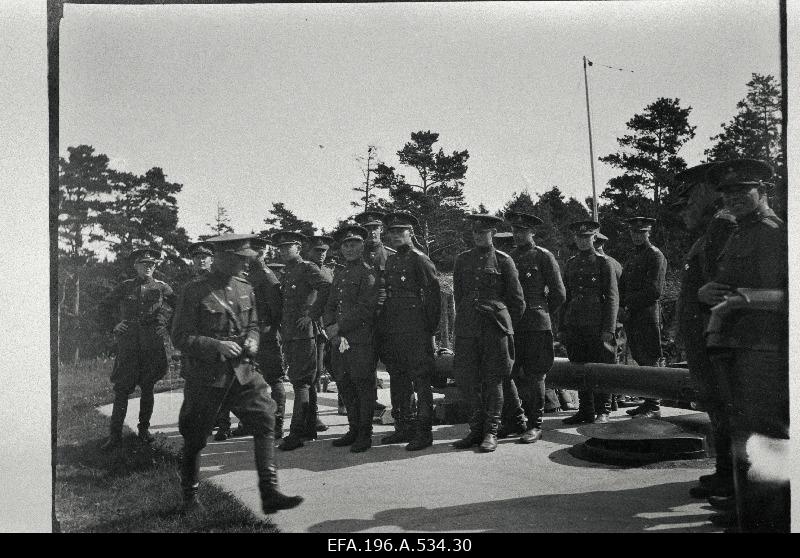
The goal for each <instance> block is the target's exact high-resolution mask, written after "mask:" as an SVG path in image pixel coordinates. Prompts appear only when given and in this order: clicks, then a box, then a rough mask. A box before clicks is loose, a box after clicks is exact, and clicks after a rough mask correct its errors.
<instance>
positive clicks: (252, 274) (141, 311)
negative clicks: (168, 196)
mask: <svg viewBox="0 0 800 558" xmlns="http://www.w3.org/2000/svg"><path fill="white" fill-rule="evenodd" d="M771 176H772V171H771V169H770V168H769V166H768V165H766V164H765V163H761V162H759V161H752V160H737V161H730V162H725V163H714V164H705V165H700V166H698V167H694V168H692V169H689V170H687V171H685V172H684V173H682V174H681V175H679V176H678V177H677V178H678V180H680V181H681V184H682V188H681V189H680V191H679V199H680V201H681V203H680V206H679V207H678V206H676V209H678V210H679V211H680V213H681V215H682V217H683V219H684V221H685V223H686V225H687V226H688V227H689V228H690V229H692V230H695V231H698V232H702V231H704V232H702V236H701V237H700V238H699V240H698V241H697V242H696V243H695V245H694V246H693V247H692V249H691V250H690V252H689V254H688V255H687V258H686V264H685V267H684V277H683V282H682V291H681V296H680V300H679V303H678V319H679V322H680V333H681V338H682V340H683V344H684V346H685V347H686V352H687V355H688V360H689V367H690V370H691V371H692V374H693V375H694V376H695V377H696V379H697V382H698V385H699V386H700V387H701V392H702V395H703V401H702V404H703V406H704V408H705V409H707V410H708V412H709V415H710V416H711V421H712V425H713V427H714V428H713V429H714V443H715V447H716V453H717V469H716V471H715V473H714V474H713V475H707V476H704V477H701V478H700V483H699V484H698V486H697V487H695V488H693V489H692V495H693V496H696V497H709V498H710V499H711V500H710V501H711V503H712V505H715V506H716V507H720V508H724V509H728V510H733V511H732V512H731V514H729V516H728V518H730V517H731V516H733V517H735V518H737V519H738V521H739V526H740V528H742V529H749V528H752V526H750V525H749V524H747V521H748V517H750V516H748V510H750V509H751V508H752V506H754V505H756V504H758V503H759V502H762V500H763V498H762V496H760V495H762V494H763V490H761V491H760V490H757V489H754V487H755V486H756V484H755V483H753V482H751V481H749V480H748V475H747V470H748V463H749V462H748V457H747V453H746V451H745V450H744V446H743V444H745V443H746V441H747V438H748V436H749V435H750V434H752V433H754V432H760V433H763V434H764V435H766V436H771V437H773V438H781V437H783V438H785V437H788V396H787V391H788V386H787V383H788V380H787V375H788V371H787V369H788V365H787V361H786V358H785V354H786V351H785V348H786V343H788V338H786V335H787V334H786V328H784V327H783V326H785V325H786V324H785V320H784V321H783V322H782V321H781V320H775V319H774V317H775V308H773V307H769V308H757V309H754V308H751V307H749V306H747V305H746V304H744V305H743V306H741V307H737V309H736V311H733V312H729V315H730V316H733V317H734V318H735V320H736V323H735V325H730V323H731V320H732V319H734V318H730V317H728V318H727V319H725V320H724V321H723V322H721V323H722V325H721V326H719V327H718V328H717V329H718V330H719V331H715V332H712V334H711V335H708V339H707V332H706V330H707V328H708V325H709V322H710V321H711V322H712V323H717V322H714V320H712V308H718V306H716V305H719V304H720V303H724V302H726V301H727V300H729V299H732V298H735V297H736V296H737V295H738V293H739V291H737V290H736V289H740V288H749V289H778V290H780V289H785V286H786V269H785V263H786V245H785V233H784V230H783V223H782V222H781V221H780V220H779V219H778V218H777V217H776V216H775V214H774V213H773V212H771V210H770V209H769V207H768V204H767V201H766V200H767V197H766V193H765V188H766V184H767V181H768V180H769V178H770V177H771ZM723 202H724V206H723ZM468 219H469V220H470V221H471V223H472V241H473V244H474V247H473V248H472V249H470V250H467V251H466V252H463V253H461V254H459V255H458V256H457V258H456V261H455V266H454V271H453V295H454V298H455V306H456V314H455V325H454V337H455V345H454V349H455V358H454V364H453V367H454V373H455V379H456V383H457V385H458V387H459V388H460V390H461V391H462V394H463V396H464V397H465V399H466V400H467V401H468V402H469V404H470V407H471V409H472V412H471V416H470V419H469V431H468V433H467V435H466V436H465V437H464V438H463V439H461V440H458V441H456V442H455V443H453V444H452V445H453V446H454V447H455V448H459V449H466V448H470V447H473V446H477V447H478V449H479V451H481V452H492V451H495V449H496V448H497V439H498V436H503V434H504V432H503V428H502V425H503V424H508V423H509V422H511V423H516V424H515V427H514V428H512V429H511V430H514V431H516V432H517V433H519V435H520V437H519V440H518V442H519V443H524V444H530V443H535V442H536V441H537V440H539V439H540V438H541V436H542V421H543V414H544V411H545V401H546V389H545V379H546V375H547V372H548V371H549V370H550V368H551V367H552V364H553V358H554V340H555V339H554V337H556V338H557V339H558V340H560V341H561V342H562V343H563V344H564V346H565V347H566V351H567V354H568V357H569V359H570V360H571V361H573V362H578V363H585V362H597V363H614V362H616V361H617V354H618V351H617V343H618V338H619V326H620V323H622V324H624V325H625V326H626V330H627V335H628V340H627V342H628V345H629V347H630V352H631V355H632V358H633V359H634V360H635V361H636V362H637V363H638V364H640V365H650V366H653V365H657V364H659V363H660V362H662V361H663V355H662V352H661V325H662V324H661V323H660V319H661V312H660V308H659V298H660V297H661V293H662V290H663V287H664V280H665V273H666V267H667V264H666V259H665V257H664V256H663V254H662V253H661V251H660V250H658V248H656V247H655V246H653V244H652V243H651V240H650V232H651V230H652V227H653V225H654V223H655V219H652V218H649V217H633V218H630V219H628V225H629V229H630V235H631V239H632V241H633V244H634V250H633V253H632V254H631V255H630V257H629V258H628V259H627V261H626V262H625V264H624V265H620V264H619V263H618V262H616V260H614V259H613V258H611V257H610V256H607V255H605V254H604V253H603V252H602V247H601V246H602V241H603V239H605V237H604V236H603V235H602V234H601V233H600V232H599V231H600V224H599V223H597V222H595V221H579V222H575V223H572V224H571V227H570V228H571V230H572V231H573V233H574V235H575V248H576V250H577V252H576V255H575V256H573V257H572V258H570V259H569V260H568V261H567V263H566V265H565V268H564V270H563V273H562V271H561V270H560V268H559V265H558V263H557V261H556V258H555V257H554V255H553V254H552V253H551V252H549V251H548V250H546V249H545V248H543V247H541V246H538V245H537V244H536V242H535V239H534V236H535V230H536V228H537V226H538V225H540V224H541V223H542V220H541V219H539V218H538V217H536V216H535V215H531V214H527V213H522V212H513V211H508V212H506V213H505V215H504V216H503V218H500V217H495V216H491V215H485V214H474V215H469V216H468ZM503 221H505V223H506V224H508V225H510V226H511V229H512V231H513V239H514V242H515V246H514V248H513V249H512V250H511V251H510V253H507V252H505V251H501V250H498V249H496V248H495V244H494V242H493V237H494V235H495V234H496V232H497V230H498V228H499V226H500V225H501V224H502V223H503ZM415 230H419V223H418V221H417V219H416V218H415V216H414V215H412V214H410V213H408V212H394V213H389V214H383V213H380V212H377V211H367V212H364V213H362V214H360V215H357V216H356V217H355V218H354V221H349V222H347V223H345V224H343V225H342V226H341V227H340V228H339V230H337V231H336V232H335V233H334V234H333V237H328V236H323V235H320V236H314V237H310V238H307V237H305V236H304V235H302V234H300V233H298V232H295V231H280V232H277V233H275V234H273V235H272V236H271V237H270V238H268V239H267V238H259V237H258V236H257V235H234V234H226V235H220V236H217V237H212V238H208V239H206V240H205V241H203V242H198V243H195V244H193V245H192V246H191V248H190V255H191V256H192V259H193V261H194V264H195V269H196V270H197V273H196V276H195V278H194V279H193V280H191V281H190V282H189V283H188V284H187V285H185V286H184V287H183V290H182V293H181V294H180V297H179V299H178V301H177V304H176V303H175V294H174V292H173V291H172V289H171V288H170V287H169V286H168V285H166V284H165V283H163V282H161V281H157V280H155V279H153V277H152V273H153V268H154V266H155V263H156V262H157V260H158V258H159V257H160V251H159V250H157V249H156V250H152V249H142V250H137V251H135V252H134V253H133V254H132V258H133V260H134V267H135V269H136V272H137V277H136V278H135V279H131V280H128V281H125V282H123V283H121V284H120V285H119V286H118V287H117V288H116V289H115V290H114V291H113V292H112V293H111V294H110V295H109V296H108V297H107V298H106V300H105V301H104V304H103V306H102V309H103V314H104V316H105V318H106V322H107V324H108V326H109V328H110V329H112V330H113V332H114V333H115V334H116V335H117V336H118V339H119V344H118V346H119V349H118V355H117V359H116V362H115V367H114V372H113V373H112V378H111V379H112V382H114V386H115V392H116V394H117V397H116V399H115V403H114V410H113V413H112V420H111V435H110V437H109V440H108V441H107V442H106V447H107V448H111V447H114V446H115V445H117V444H118V443H119V441H120V437H121V430H122V423H123V421H124V417H125V412H126V408H127V397H128V395H129V394H130V393H131V392H132V390H133V389H134V388H135V386H136V385H139V386H141V389H142V401H141V406H140V416H139V427H138V430H139V436H140V438H141V439H142V440H143V441H146V442H147V441H151V440H152V435H151V434H150V432H149V430H148V428H149V421H150V416H151V414H152V410H153V403H152V402H153V396H152V388H153V384H154V383H155V381H157V380H158V379H160V378H161V377H163V376H164V374H165V372H166V353H165V350H164V342H165V341H166V332H167V331H168V327H169V325H170V323H171V337H172V342H173V344H174V346H175V347H176V348H178V349H179V350H180V351H181V352H182V362H183V365H182V370H183V376H184V378H185V379H186V387H185V391H184V403H183V406H182V408H181V411H180V419H179V427H180V432H181V434H182V435H183V437H184V441H185V443H184V450H183V461H182V468H181V483H182V488H183V494H184V509H185V510H186V511H187V512H188V511H192V510H196V509H198V508H201V504H200V503H199V501H198V499H197V486H198V472H199V461H200V460H199V455H200V453H199V452H200V450H201V449H202V448H203V447H204V446H205V444H206V441H207V438H208V436H209V435H210V434H211V432H212V430H213V428H214V426H215V425H216V426H217V427H218V431H217V435H218V436H220V435H221V436H222V437H224V436H226V435H227V432H228V429H229V425H230V419H229V418H228V417H229V413H230V412H231V411H232V412H233V413H234V414H235V415H236V416H237V417H238V418H239V419H240V422H241V424H240V427H241V428H243V429H244V430H245V431H246V433H247V434H252V436H253V440H254V451H255V461H256V471H257V472H258V477H259V488H260V491H261V496H262V504H263V509H264V511H265V513H272V512H274V511H277V510H278V509H285V508H290V507H294V506H296V505H298V504H299V503H300V502H301V501H302V498H300V497H299V496H296V497H289V496H285V495H283V494H281V493H280V492H279V491H278V489H277V474H276V468H275V465H274V456H273V452H274V440H275V439H276V438H278V439H280V438H282V440H281V443H280V445H279V446H278V447H279V448H280V449H282V450H284V451H291V450H295V449H297V448H299V447H302V446H303V445H304V442H305V441H308V440H313V439H315V438H316V437H317V432H318V431H320V430H324V429H325V428H326V426H325V425H324V424H322V423H321V421H320V419H319V417H318V410H317V402H316V397H317V394H316V391H317V390H316V387H315V386H316V384H317V383H318V382H319V378H320V374H321V371H322V369H323V366H322V362H323V361H327V362H329V366H330V369H331V372H332V374H333V377H334V379H335V381H336V384H337V388H338V391H339V393H340V395H341V398H342V401H343V403H344V406H345V407H346V411H347V420H348V430H347V432H346V433H345V434H344V435H343V436H341V437H339V438H336V439H334V440H333V442H332V444H333V446H337V447H343V446H349V447H350V451H352V452H356V453H357V452H363V451H367V450H368V449H369V448H370V447H371V445H372V423H373V416H374V411H375V405H376V386H377V383H376V377H377V375H376V369H377V366H378V361H379V360H380V361H381V362H383V364H384V365H385V367H386V370H387V371H388V373H389V375H390V394H391V414H392V417H393V419H394V428H395V430H394V432H393V433H391V434H389V435H387V436H384V437H383V438H382V439H381V442H382V443H385V444H395V443H405V444H406V446H405V448H406V449H407V450H409V451H418V450H423V449H425V448H427V447H430V446H431V445H432V444H433V436H432V424H433V396H432V389H431V379H432V375H433V373H434V368H435V365H434V358H435V334H436V332H437V329H438V326H439V319H440V314H441V296H440V284H439V279H438V278H437V272H436V268H435V265H434V263H433V262H432V261H431V260H430V258H429V257H428V256H427V255H426V254H425V253H424V252H423V251H422V250H420V249H419V248H418V245H417V244H416V240H415V237H414V231H415ZM384 231H385V232H386V233H387V235H388V238H389V239H390V241H391V244H392V246H393V248H389V247H388V246H385V245H384V244H383V243H382V240H381V238H382V236H383V234H384ZM334 242H335V243H336V244H338V247H339V251H340V256H341V257H340V259H339V263H337V264H335V265H333V266H331V267H328V266H326V263H325V257H326V254H327V253H328V250H329V249H330V247H331V245H332V244H333V243H334ZM304 243H306V244H307V245H308V250H307V256H306V257H307V258H308V259H304V258H303V252H302V249H303V244H304ZM267 244H272V245H274V246H275V247H276V248H277V249H278V250H279V252H280V257H281V260H282V262H283V263H282V264H280V265H274V264H266V263H265V262H264V254H265V250H266V247H267ZM212 259H213V264H212ZM279 267H280V269H278V268H279ZM276 272H277V275H276ZM740 298H741V297H740ZM172 308H175V312H174V316H173V315H172ZM778 312H779V315H780V308H778ZM554 333H555V336H554ZM712 337H713V347H711V345H708V346H707V341H709V343H710V342H711V341H710V339H711V338H712ZM756 339H757V341H755V340H756ZM765 347H766V348H765ZM770 351H772V352H770ZM286 370H288V379H289V381H290V382H291V384H292V388H293V391H294V407H293V412H292V419H291V424H290V426H289V433H288V435H286V436H285V437H283V415H284V409H285V392H284V387H283V381H284V374H285V371H286ZM754 377H755V378H757V380H754V379H752V378H754ZM755 384H757V386H756V385H755ZM268 387H269V389H268ZM773 390H774V391H773ZM776 394H779V395H780V396H781V397H783V399H780V400H779V403H778V406H777V409H778V410H775V407H773V406H770V407H769V409H771V410H770V411H766V410H765V406H764V405H762V404H761V402H760V401H759V400H758V397H759V396H763V397H770V398H772V399H773V401H774V398H775V397H776ZM579 398H580V403H579V408H578V410H577V412H576V413H575V414H574V415H572V416H570V417H568V418H566V419H564V421H563V422H564V423H566V424H571V425H576V424H584V423H596V422H599V423H605V422H608V420H609V418H608V417H609V414H610V412H611V409H612V394H608V393H592V392H580V393H579ZM659 405H660V402H659V401H658V400H654V399H649V400H645V401H644V402H643V403H642V404H641V405H639V406H638V407H636V408H635V409H631V410H630V411H629V414H631V415H633V416H634V417H642V418H658V417H659V416H660V407H659ZM509 417H511V418H509ZM504 418H505V419H506V420H504ZM226 421H227V423H226ZM220 433H222V434H220ZM505 433H506V434H507V433H508V429H506V432H505ZM781 494H783V493H781ZM759 498H761V499H759ZM773 501H774V499H773ZM762 503H763V502H762ZM787 505H788V500H787ZM751 515H752V514H751ZM762 523H763V522H762ZM759 525H761V524H759ZM761 526H762V527H763V525H761Z"/></svg>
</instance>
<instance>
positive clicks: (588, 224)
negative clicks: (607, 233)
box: [569, 220, 600, 236]
mask: <svg viewBox="0 0 800 558" xmlns="http://www.w3.org/2000/svg"><path fill="white" fill-rule="evenodd" d="M569 230H571V231H572V232H574V233H575V234H577V235H579V236H584V235H589V234H594V233H596V232H598V231H599V230H600V223H598V222H597V221H591V220H589V221H575V222H574V223H570V224H569Z"/></svg>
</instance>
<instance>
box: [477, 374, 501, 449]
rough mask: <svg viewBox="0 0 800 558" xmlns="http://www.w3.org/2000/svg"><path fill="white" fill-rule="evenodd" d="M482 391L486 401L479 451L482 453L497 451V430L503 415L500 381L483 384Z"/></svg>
mask: <svg viewBox="0 0 800 558" xmlns="http://www.w3.org/2000/svg"><path fill="white" fill-rule="evenodd" d="M483 391H484V393H485V397H484V399H485V401H486V403H485V405H486V422H485V423H484V431H483V441H482V442H481V445H480V448H479V449H480V450H481V451H482V452H491V451H494V450H496V449H497V430H498V429H499V427H500V417H501V415H502V413H503V383H502V381H500V380H496V381H488V382H485V383H484V385H483Z"/></svg>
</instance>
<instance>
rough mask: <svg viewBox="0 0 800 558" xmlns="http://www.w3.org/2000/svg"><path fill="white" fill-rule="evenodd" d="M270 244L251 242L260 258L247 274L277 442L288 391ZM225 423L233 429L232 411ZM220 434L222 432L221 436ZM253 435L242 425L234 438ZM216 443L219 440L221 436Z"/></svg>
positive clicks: (261, 370) (258, 356)
mask: <svg viewBox="0 0 800 558" xmlns="http://www.w3.org/2000/svg"><path fill="white" fill-rule="evenodd" d="M267 244H268V242H267V241H266V240H264V239H263V238H253V239H251V240H250V248H252V249H253V250H254V251H255V252H256V253H257V254H258V255H257V256H255V257H254V258H253V259H252V260H251V261H250V266H249V268H248V272H247V282H248V283H250V286H251V287H253V294H254V295H255V298H256V312H257V314H258V330H259V342H258V354H256V357H255V364H256V367H257V368H256V369H257V370H258V372H259V373H260V374H261V375H262V376H264V380H266V382H267V384H268V385H269V387H270V397H271V398H272V400H273V401H274V402H275V429H274V430H275V439H276V440H280V439H281V438H283V415H284V411H285V409H286V390H285V389H284V386H283V381H284V379H285V377H286V374H285V372H284V370H285V366H284V359H283V348H282V347H281V342H280V333H279V330H280V325H281V310H282V305H283V302H282V300H281V290H280V281H278V278H277V277H276V276H275V274H274V273H273V272H272V270H271V269H270V268H269V267H267V266H266V264H264V260H263V257H264V252H265V250H266V248H267ZM223 411H224V414H225V417H224V419H223V420H224V421H225V420H226V421H227V424H228V426H229V427H230V418H228V410H227V409H224V410H223ZM217 434H219V432H218V433H217ZM249 434H250V432H249V431H248V430H247V427H246V426H245V425H244V424H243V423H242V422H241V421H240V422H239V427H238V428H237V429H236V430H234V431H233V434H232V435H233V436H247V435H249ZM214 439H215V440H219V438H218V437H217V436H215V437H214Z"/></svg>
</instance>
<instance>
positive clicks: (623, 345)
mask: <svg viewBox="0 0 800 558" xmlns="http://www.w3.org/2000/svg"><path fill="white" fill-rule="evenodd" d="M607 241H608V237H607V236H606V235H604V234H603V233H601V232H599V231H598V233H597V235H596V236H595V237H594V250H595V252H597V253H598V254H600V255H602V256H605V257H606V259H607V260H608V261H609V262H611V265H612V266H613V267H614V273H615V274H616V275H617V285H619V280H620V277H622V264H621V263H619V262H618V261H617V260H616V259H614V258H612V257H611V256H609V255H608V254H606V253H605V250H604V246H605V244H606V242H607ZM615 336H616V338H617V362H620V363H625V364H627V357H626V353H627V352H628V340H627V335H626V334H625V328H624V327H623V325H622V323H621V322H620V321H619V315H618V316H617V331H616V333H615ZM628 401H629V398H628V397H627V396H625V395H618V394H614V395H612V396H611V410H612V411H616V410H617V408H618V407H617V405H618V404H619V403H622V404H623V405H625V404H627V405H628V406H636V407H638V406H639V405H641V404H642V403H644V400H641V399H640V400H638V402H637V403H633V404H631V403H628Z"/></svg>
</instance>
